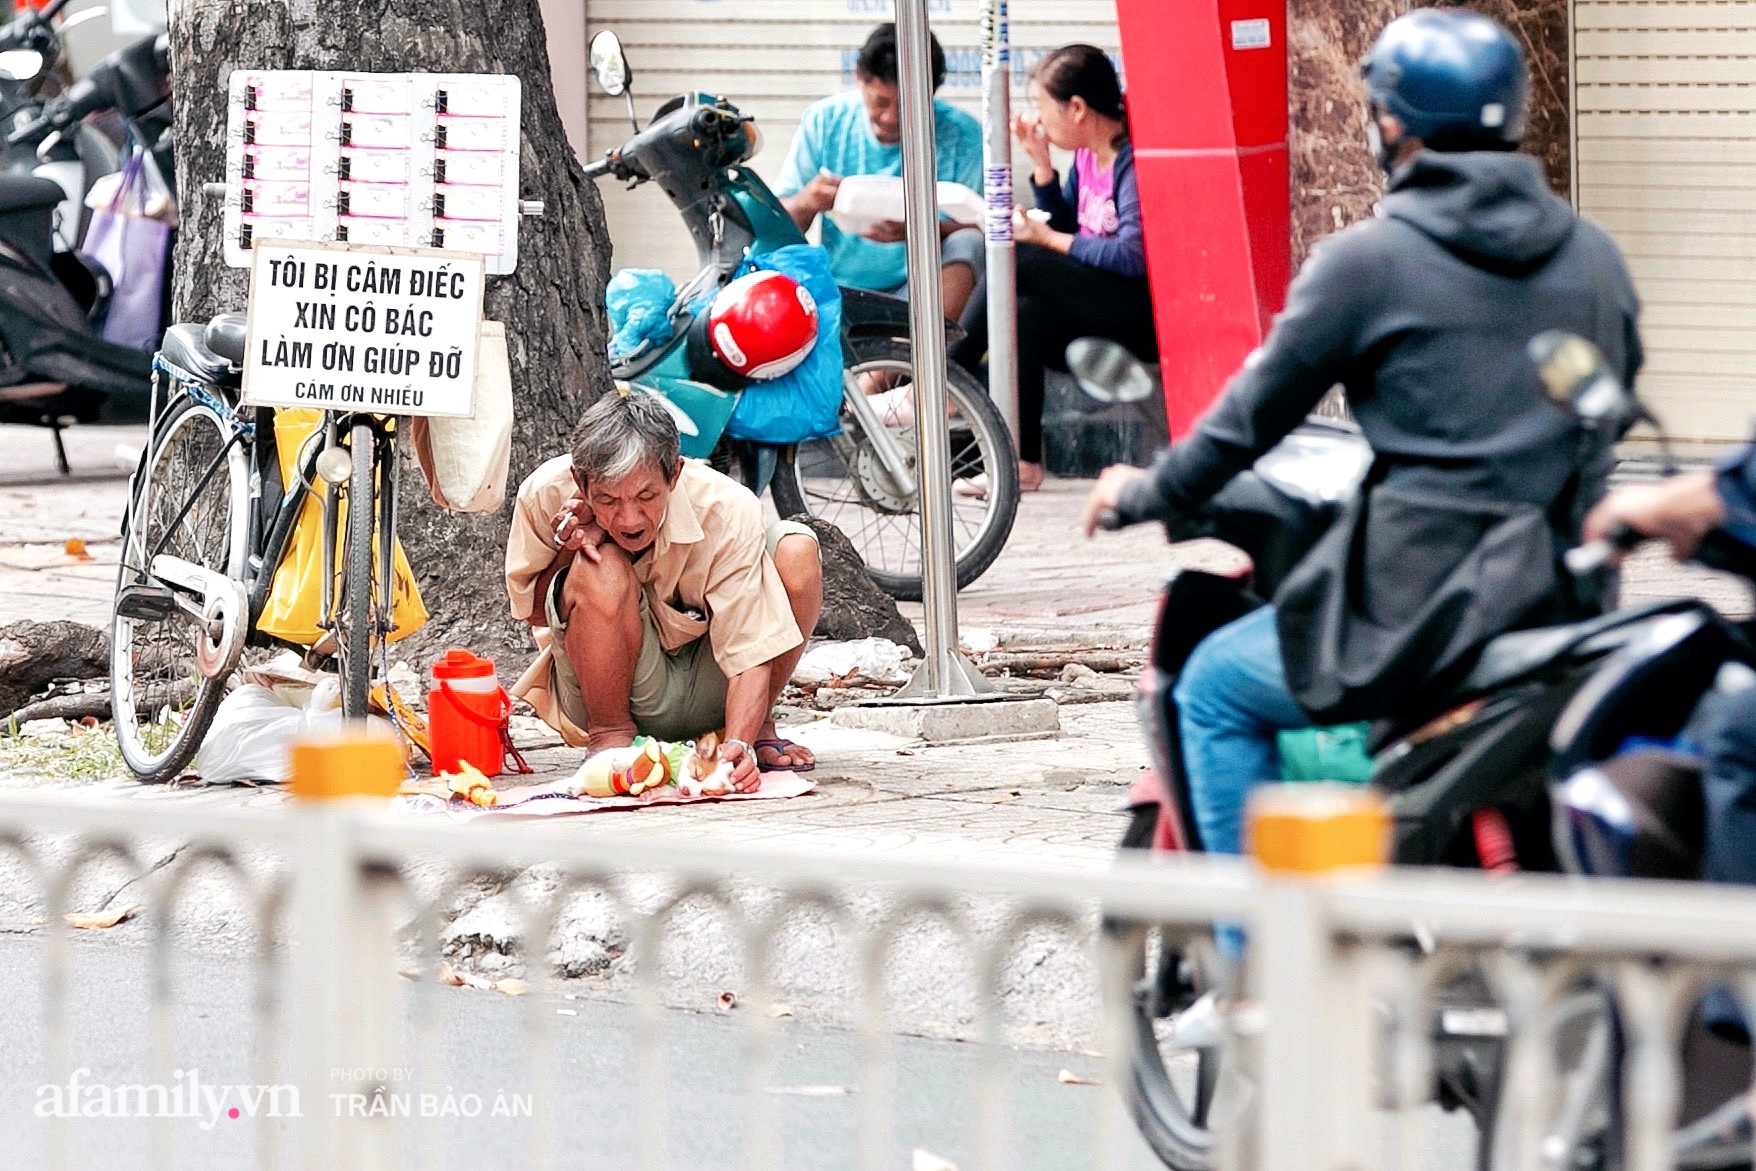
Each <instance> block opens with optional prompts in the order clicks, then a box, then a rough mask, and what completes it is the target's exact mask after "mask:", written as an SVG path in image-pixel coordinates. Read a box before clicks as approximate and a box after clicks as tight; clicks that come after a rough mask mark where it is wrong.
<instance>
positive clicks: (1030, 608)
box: [0, 428, 1750, 866]
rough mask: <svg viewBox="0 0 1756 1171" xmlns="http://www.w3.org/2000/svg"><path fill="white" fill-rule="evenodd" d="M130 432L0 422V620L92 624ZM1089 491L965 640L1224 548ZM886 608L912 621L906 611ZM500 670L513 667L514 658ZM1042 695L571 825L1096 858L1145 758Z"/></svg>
mask: <svg viewBox="0 0 1756 1171" xmlns="http://www.w3.org/2000/svg"><path fill="white" fill-rule="evenodd" d="M139 437H140V430H139V429H138V428H104V429H98V428H88V429H84V430H80V429H75V430H73V431H71V432H69V433H68V448H69V453H70V456H71V458H72V462H73V464H74V467H75V469H76V473H75V476H74V477H73V478H71V479H70V480H69V479H63V478H61V477H59V476H57V475H56V474H55V472H54V466H53V462H52V450H51V448H50V444H49V440H48V436H47V435H46V434H44V433H40V432H33V431H28V430H25V429H21V428H0V443H4V444H5V446H6V450H7V451H8V453H9V455H10V456H11V457H12V458H11V459H10V460H9V462H8V466H6V467H5V468H3V469H0V624H3V623H5V622H9V621H13V620H16V619H19V618H39V619H40V618H49V617H66V618H73V619H77V620H79V621H83V622H89V623H92V624H94V625H105V624H107V621H108V610H109V597H110V591H111V589H112V581H113V575H114V572H115V570H114V564H115V557H116V548H117V545H116V536H115V533H116V526H117V521H118V518H119V516H120V513H121V509H122V505H123V499H124V494H125V491H126V478H125V474H124V473H122V472H121V471H119V470H116V469H115V466H114V462H115V461H114V459H113V454H112V453H113V451H114V448H115V447H116V445H117V444H118V443H127V444H133V443H137V442H139ZM1087 489H1088V484H1087V483H1085V482H1081V481H1070V480H1050V481H1049V482H1048V483H1047V484H1046V485H1045V487H1044V490H1043V491H1041V492H1037V493H1032V494H1028V495H1026V496H1025V497H1023V499H1022V501H1021V503H1020V507H1019V515H1018V521H1017V523H1016V524H1015V525H1014V527H1013V532H1012V539H1011V542H1010V543H1009V544H1008V546H1007V548H1006V550H1005V552H1004V553H1003V554H1002V555H1001V556H1000V558H999V560H998V561H996V562H995V564H994V566H993V567H992V568H991V569H989V571H988V572H987V573H986V574H985V575H983V577H982V578H981V579H980V580H979V581H977V582H975V583H974V584H972V585H971V586H970V587H969V588H968V589H966V590H964V591H963V593H962V594H961V595H960V596H959V603H958V605H959V618H960V628H961V630H962V631H963V633H964V635H965V637H966V638H968V637H970V636H971V635H972V634H974V633H975V632H978V631H987V632H989V633H990V634H992V635H993V636H994V637H995V638H996V639H997V640H998V641H999V642H1000V644H1001V645H1002V646H1006V645H1013V646H1031V645H1038V646H1042V645H1053V646H1060V647H1069V646H1082V647H1100V646H1125V647H1139V646H1143V645H1144V643H1145V640H1146V637H1147V635H1148V633H1149V626H1150V623H1151V620H1152V615H1153V610H1154V606H1155V605H1156V601H1157V593H1158V589H1159V586H1160V583H1161V582H1162V580H1163V578H1164V575H1165V574H1166V573H1167V572H1168V571H1169V570H1170V569H1171V568H1172V567H1173V566H1174V565H1185V566H1203V567H1210V568H1211V567H1218V566H1227V565H1233V564H1236V563H1237V558H1238V555H1237V554H1236V553H1234V552H1233V551H1231V550H1229V549H1227V548H1226V547H1225V546H1222V545H1219V544H1217V543H1214V542H1198V543H1191V544H1187V545H1182V546H1178V547H1177V548H1175V549H1171V548H1168V547H1167V546H1166V545H1165V543H1164V539H1163V535H1162V533H1161V532H1160V531H1159V529H1158V528H1156V527H1155V526H1142V527H1139V528H1136V529H1131V530H1129V531H1127V532H1123V533H1115V534H1101V535H1100V536H1099V537H1098V538H1096V539H1095V540H1091V541H1087V540H1085V539H1084V538H1083V537H1081V536H1079V535H1078V534H1077V532H1076V523H1077V519H1078V516H1079V511H1080V507H1081V504H1082V502H1083V500H1084V497H1085V493H1086V491H1087ZM68 537H79V538H81V539H83V540H84V541H85V542H86V545H87V549H88V550H89V552H90V553H91V554H92V560H91V561H89V562H78V563H75V562H72V561H71V560H70V559H69V558H67V557H66V555H65V554H64V552H63V551H62V542H64V541H65V540H66V539H67V538H68ZM1628 578H1629V580H1628V585H1627V588H1626V590H1625V594H1626V596H1627V598H1628V599H1629V600H1630V601H1633V600H1640V599H1644V598H1649V597H1660V596H1667V595H1672V594H1679V593H1697V594H1701V595H1703V596H1706V597H1709V598H1710V599H1711V600H1713V601H1715V603H1716V604H1719V605H1721V606H1722V607H1725V608H1727V609H1728V610H1731V611H1733V612H1741V613H1748V612H1749V608H1750V598H1749V591H1748V589H1747V588H1746V587H1745V586H1744V585H1743V583H1741V582H1738V581H1736V580H1734V579H1730V578H1726V577H1723V576H1721V575H1716V574H1709V573H1706V572H1704V571H1694V570H1683V569H1679V568H1677V567H1676V566H1673V565H1671V564H1670V563H1669V562H1668V561H1666V560H1665V558H1664V557H1663V555H1662V553H1660V552H1659V551H1657V550H1656V549H1655V550H1649V551H1647V552H1645V553H1643V554H1642V556H1641V557H1640V558H1638V559H1637V560H1636V562H1635V563H1633V564H1632V565H1631V566H1630V571H1629V575H1628ZM904 612H905V614H907V615H908V616H910V617H911V618H913V619H915V620H917V621H918V620H919V619H920V607H919V606H918V605H908V606H905V607H904ZM501 666H502V674H503V675H504V676H505V677H506V678H511V677H512V676H513V675H514V674H515V673H516V670H517V667H518V666H519V665H518V664H510V663H508V664H502V665H501ZM1051 693H1052V694H1053V695H1054V697H1055V698H1057V699H1058V700H1059V701H1060V702H1061V706H1060V709H1059V710H1060V715H1061V722H1062V733H1061V735H1060V737H1059V738H1057V739H1051V740H1037V741H1025V742H1020V743H1009V744H991V745H982V746H981V747H980V748H979V749H978V748H971V747H947V748H928V747H924V746H922V745H920V744H918V743H913V742H909V741H904V740H900V739H897V738H894V737H887V736H883V735H881V734H877V733H856V732H852V731H848V730H845V729H841V728H837V727H834V726H832V725H830V724H829V723H827V721H825V720H823V719H822V716H821V714H820V713H813V712H808V711H797V712H794V713H793V715H792V719H791V721H784V720H783V723H790V727H789V732H790V733H791V734H792V735H794V737H795V738H797V739H801V740H803V741H804V742H805V743H807V744H809V745H810V746H811V747H813V748H814V749H816V750H817V751H818V755H819V760H820V764H819V768H818V770H817V772H816V773H815V774H814V776H815V779H816V780H817V781H818V790H817V792H816V793H815V794H813V795H811V796H809V797H803V798H799V799H796V800H792V801H785V802H773V803H770V802H754V803H741V804H740V803H729V804H724V805H695V806H686V807H666V808H656V809H649V810H641V811H638V812H632V813H629V812H616V813H597V814H590V815H585V816H581V817H576V818H573V819H571V820H572V824H574V825H576V826H577V827H578V832H580V833H584V834H605V835H616V834H636V835H640V836H642V837H648V836H661V837H665V838H669V839H690V838H701V839H708V838H711V839H713V840H716V841H730V840H736V841H763V842H767V843H770V844H775V845H786V846H794V847H801V848H817V849H830V850H842V849H857V850H878V851H886V852H896V853H908V854H926V855H933V856H937V857H948V856H949V857H967V858H977V857H984V858H999V857H1007V858H1011V859H1012V860H1015V861H1028V862H1042V863H1044V864H1059V865H1072V866H1102V865H1104V864H1105V863H1106V862H1107V861H1108V859H1109V857H1110V855H1111V853H1112V851H1113V848H1114V843H1115V841H1116V840H1117V839H1118V838H1119V837H1120V836H1121V832H1122V828H1123V823H1124V813H1123V802H1124V798H1125V796H1126V786H1127V785H1128V784H1129V783H1130V782H1132V781H1133V779H1134V777H1135V776H1136V775H1137V774H1138V773H1139V771H1140V770H1141V769H1143V768H1144V767H1145V766H1146V754H1145V750H1144V747H1143V745H1142V743H1141V740H1140V736H1139V733H1138V731H1137V729H1136V727H1135V724H1134V719H1133V713H1132V710H1131V707H1130V705H1129V704H1127V703H1125V702H1121V701H1120V699H1119V697H1120V696H1122V695H1125V693H1126V692H1125V687H1124V685H1123V681H1122V679H1121V678H1120V677H1118V676H1114V675H1109V676H1099V677H1097V678H1096V679H1092V680H1086V681H1085V685H1079V684H1069V685H1065V686H1057V687H1053V688H1051ZM1094 701H1095V702H1094ZM519 726H520V730H521V731H520V735H519V743H520V747H521V748H524V749H526V750H527V751H528V753H529V755H530V757H531V759H532V763H533V764H534V765H536V766H537V767H538V768H539V770H540V772H541V774H542V776H543V777H548V778H553V777H555V776H559V775H564V774H565V773H567V772H570V771H571V770H572V769H573V768H574V767H575V766H576V765H577V763H578V759H579V754H578V753H577V752H576V751H572V750H568V749H565V748H562V747H560V746H559V745H558V741H556V739H555V738H554V737H553V736H552V735H550V734H548V733H547V730H546V729H542V728H541V725H538V724H536V723H535V721H525V720H521V721H520V724H519ZM0 759H4V757H0ZM3 767H4V766H0V768H3ZM539 779H540V778H539ZM510 780H511V778H507V779H506V780H505V781H503V782H502V783H503V784H504V783H509V782H510ZM14 786H23V787H33V788H34V787H54V788H64V789H67V790H70V791H74V792H77V793H79V794H80V795H82V796H83V795H87V794H89V795H94V796H95V795H100V794H101V795H107V796H122V797H127V798H130V799H137V800H150V801H179V802H196V803H202V804H207V803H213V804H221V805H228V806H242V807H246V808H262V809H271V808H273V807H275V806H277V805H279V804H280V803H281V802H282V801H283V800H284V799H285V798H284V796H283V794H281V793H280V792H278V791H276V790H273V789H251V788H230V787H227V788H214V789H204V788H203V789H176V790H166V789H155V788H147V787H144V786H140V785H137V784H134V783H133V782H131V781H128V780H123V779H120V778H113V779H104V780H85V781H79V782H70V781H60V780H55V779H53V778H49V777H45V776H42V775H41V774H40V773H36V772H34V770H33V771H32V772H28V773H27V772H25V771H23V770H20V769H16V768H14V769H13V770H11V772H10V774H7V773H4V772H0V787H14Z"/></svg>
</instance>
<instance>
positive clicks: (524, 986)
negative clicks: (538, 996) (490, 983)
mask: <svg viewBox="0 0 1756 1171" xmlns="http://www.w3.org/2000/svg"><path fill="white" fill-rule="evenodd" d="M494 991H496V992H498V993H500V994H501V995H503V996H523V995H524V994H525V993H526V992H529V991H530V984H529V983H527V982H526V981H524V980H520V979H519V978H518V977H516V976H508V977H507V978H506V979H504V980H496V981H494Z"/></svg>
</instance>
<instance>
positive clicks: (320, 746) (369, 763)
mask: <svg viewBox="0 0 1756 1171" xmlns="http://www.w3.org/2000/svg"><path fill="white" fill-rule="evenodd" d="M292 766H293V767H292V778H291V782H290V786H289V787H290V788H291V789H292V791H293V796H295V797H298V798H300V799H301V800H306V801H325V800H330V799H332V798H336V797H394V796H396V791H397V788H398V786H400V785H401V784H402V781H403V778H404V777H405V776H407V775H408V770H407V767H406V766H405V765H404V763H403V755H402V746H401V745H399V744H398V743H397V741H396V738H395V737H394V736H385V735H377V734H374V733H371V732H363V731H353V730H349V731H344V732H337V733H334V734H332V735H317V736H308V737H306V738H304V739H302V740H299V741H298V742H296V743H295V744H294V745H293V747H292Z"/></svg>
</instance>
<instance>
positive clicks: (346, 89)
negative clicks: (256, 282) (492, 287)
mask: <svg viewBox="0 0 1756 1171" xmlns="http://www.w3.org/2000/svg"><path fill="white" fill-rule="evenodd" d="M519 98H520V86H519V81H518V78H516V77H509V76H505V75H502V74H474V73H471V74H454V73H351V72H345V71H335V72H318V71H311V70H279V69H277V70H264V69H239V70H234V71H233V73H232V75H231V79H230V83H229V90H228V95H227V110H226V188H227V195H226V204H225V255H226V263H227V264H228V265H230V266H232V267H234V268H249V267H251V251H252V249H253V248H254V246H255V245H256V244H257V243H259V242H261V241H263V240H288V241H292V240H298V241H310V242H318V243H337V244H364V245H369V246H370V245H377V246H391V247H398V246H401V247H416V248H438V249H443V250H445V251H447V252H468V253H474V254H478V255H480V256H481V257H482V258H483V259H484V261H485V262H486V267H487V271H488V272H490V273H497V274H498V273H509V272H511V271H512V270H513V269H514V268H515V267H516V266H517V264H518V215H519V201H518V149H519Z"/></svg>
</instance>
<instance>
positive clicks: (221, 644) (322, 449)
mask: <svg viewBox="0 0 1756 1171" xmlns="http://www.w3.org/2000/svg"><path fill="white" fill-rule="evenodd" d="M244 322H245V319H244V315H243V314H241V313H224V314H221V315H219V316H218V317H215V318H214V319H213V320H212V321H210V322H208V323H207V325H206V326H201V325H197V324H182V325H174V326H172V327H171V328H170V329H168V330H167V331H166V332H165V335H164V340H163V342H162V344H161V348H160V349H159V351H158V353H157V354H155V355H154V357H153V380H152V409H151V417H150V422H149V430H148V440H147V444H146V448H145V450H144V451H143V452H142V453H141V457H140V463H139V466H138V467H137V468H136V470H135V472H134V475H133V477H132V479H131V482H130V485H129V494H128V507H127V511H126V513H125V514H124V519H123V529H122V554H121V558H120V561H121V565H120V569H119V572H118V575H117V582H116V601H115V606H114V614H113V619H112V626H111V638H110V695H111V703H112V708H113V715H114V720H115V726H116V738H117V741H118V743H119V744H120V746H121V750H122V758H123V760H124V761H125V762H126V763H127V765H128V768H129V770H130V771H131V772H133V773H134V774H135V776H137V777H138V778H140V779H141V780H142V781H146V782H148V783H163V782H166V781H170V780H173V779H175V778H176V777H177V776H178V775H180V774H181V772H182V770H183V768H184V767H185V766H186V765H187V764H188V763H189V761H190V760H191V759H192V758H193V757H194V755H195V751H196V749H197V748H198V747H199V746H200V744H201V741H202V738H203V737H204V736H205V735H206V733H207V729H208V726H209V725H210V724H211V723H212V721H213V717H214V713H215V711H216V710H218V708H219V704H220V701H221V699H223V698H224V695H225V691H226V683H227V680H228V679H229V678H230V676H231V674H232V672H233V671H234V670H235V669H236V668H237V666H238V664H239V662H240V661H241V659H242V656H243V654H244V651H245V648H246V646H249V645H257V646H268V645H273V644H274V643H275V641H276V640H274V639H271V638H268V637H266V636H263V635H261V634H260V633H259V632H258V630H257V620H258V618H259V617H260V616H261V614H262V612H263V607H264V605H265V603H266V602H267V600H268V596H269V589H270V586H271V585H272V583H273V581H274V576H275V571H276V569H277V568H278V567H279V566H280V564H281V562H282V559H283V558H284V557H285V556H286V553H287V549H288V547H289V544H290V542H291V540H292V537H293V534H294V530H295V528H296V525H297V522H298V518H299V514H300V513H301V511H302V510H303V508H304V505H305V503H306V501H307V500H308V499H309V498H310V497H311V495H312V494H314V493H315V494H318V496H319V500H320V502H321V508H322V540H323V554H322V557H323V564H322V577H321V581H322V589H321V598H320V600H319V610H318V613H319V624H320V626H321V627H322V629H323V630H324V631H325V632H326V633H325V634H324V635H323V637H322V638H321V639H320V640H319V642H318V643H317V645H316V646H314V647H313V648H311V649H312V651H313V652H315V653H316V654H318V655H326V654H327V655H333V656H334V657H336V658H337V659H338V660H339V665H340V674H341V681H342V692H341V706H342V714H343V716H344V717H346V718H347V719H350V720H358V719H363V718H364V717H365V715H366V708H367V703H368V700H369V698H370V693H371V684H372V664H373V662H374V660H377V661H378V662H379V664H380V668H381V669H382V668H383V667H384V666H385V662H384V660H385V647H386V638H387V635H388V634H389V633H390V631H391V629H392V624H393V614H392V589H393V584H394V574H393V572H392V570H391V567H392V566H393V565H394V564H395V562H394V553H395V547H396V546H395V538H396V466H397V446H396V427H395V419H394V417H393V416H387V415H375V414H367V413H345V412H340V411H325V412H324V415H323V424H322V426H321V428H320V429H319V430H318V431H317V433H316V435H315V436H314V437H313V439H312V440H310V441H307V442H306V443H305V444H304V446H303V448H302V449H301V451H300V452H299V454H298V458H297V460H296V461H295V463H294V465H293V466H294V468H295V471H296V475H294V476H292V477H291V482H290V483H286V484H283V483H282V482H281V481H282V477H281V469H280V459H279V453H278V451H277V448H276V444H275V440H274V429H273V418H274V413H275V412H274V410H273V409H271V408H266V407H246V406H242V405H241V404H240V402H239V395H240V393H241V376H242V371H241V367H242V365H243V362H244V344H245V329H244ZM161 391H162V392H163V393H161ZM320 483H321V485H322V487H320V486H319V485H320ZM356 500H361V501H367V502H368V506H367V507H363V508H354V507H351V504H352V503H353V502H354V501H356ZM344 512H345V518H344V515H343V514H344ZM344 526H345V531H343V530H344ZM338 537H339V542H338ZM338 543H339V545H340V559H339V560H340V563H339V566H338V564H337V546H338ZM338 568H339V571H340V572H339V574H338V572H337V570H338ZM338 577H339V588H338V580H337V579H338ZM288 645H291V644H288Z"/></svg>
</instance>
